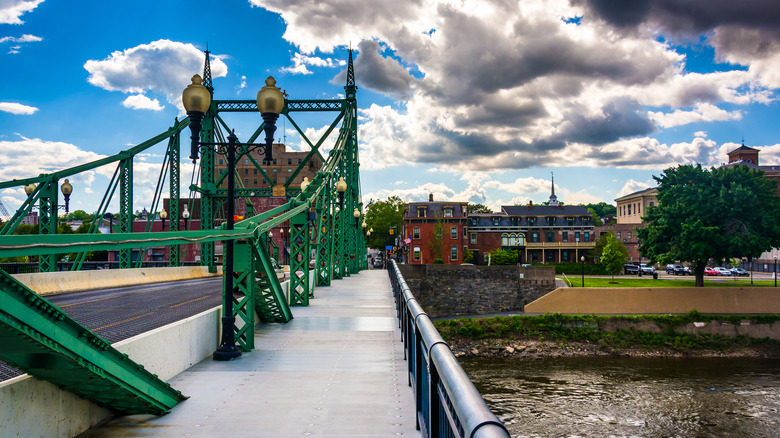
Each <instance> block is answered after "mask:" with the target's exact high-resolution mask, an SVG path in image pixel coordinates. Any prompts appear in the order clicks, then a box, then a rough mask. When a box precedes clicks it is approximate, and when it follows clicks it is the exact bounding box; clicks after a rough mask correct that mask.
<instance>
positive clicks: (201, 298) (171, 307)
mask: <svg viewBox="0 0 780 438" xmlns="http://www.w3.org/2000/svg"><path fill="white" fill-rule="evenodd" d="M206 298H209V296H208V295H207V296H205V297H200V298H195V299H193V300H189V301H185V302H183V303H179V304H174V305H173V306H168V308H169V309H173V308H174V307H179V306H183V305H185V304H189V303H194V302H195V301H200V300H204V299H206Z"/></svg>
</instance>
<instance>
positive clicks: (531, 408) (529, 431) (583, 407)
mask: <svg viewBox="0 0 780 438" xmlns="http://www.w3.org/2000/svg"><path fill="white" fill-rule="evenodd" d="M459 360H460V362H461V365H462V366H463V368H464V369H465V370H466V373H467V374H468V375H469V377H470V378H471V380H472V381H473V382H474V384H475V385H476V387H477V389H479V391H480V393H482V396H483V397H484V398H485V400H486V401H487V403H488V405H489V406H490V408H491V409H492V410H493V412H494V413H495V414H496V415H497V416H498V417H499V418H500V419H501V421H503V422H504V425H505V426H506V427H507V429H509V432H510V434H511V435H512V436H513V437H713V438H715V437H718V438H721V437H780V361H771V360H752V359H695V360H692V359H635V358H613V359H603V358H600V359H593V358H576V359H568V358H567V359H545V360H525V359H523V360H518V359H496V358H490V359H483V358H460V359H459Z"/></svg>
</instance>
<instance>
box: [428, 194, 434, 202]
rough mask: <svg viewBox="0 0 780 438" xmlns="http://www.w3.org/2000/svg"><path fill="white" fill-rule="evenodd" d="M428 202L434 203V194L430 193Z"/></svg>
mask: <svg viewBox="0 0 780 438" xmlns="http://www.w3.org/2000/svg"><path fill="white" fill-rule="evenodd" d="M428 202H433V193H428Z"/></svg>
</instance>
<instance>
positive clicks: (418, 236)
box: [412, 227, 420, 239]
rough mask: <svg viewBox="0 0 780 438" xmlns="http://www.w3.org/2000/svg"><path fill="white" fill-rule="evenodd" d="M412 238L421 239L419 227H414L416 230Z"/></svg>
mask: <svg viewBox="0 0 780 438" xmlns="http://www.w3.org/2000/svg"><path fill="white" fill-rule="evenodd" d="M412 236H413V237H414V238H415V239H419V238H420V228H418V227H414V230H413V234H412Z"/></svg>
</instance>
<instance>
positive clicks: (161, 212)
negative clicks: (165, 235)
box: [160, 208, 168, 231]
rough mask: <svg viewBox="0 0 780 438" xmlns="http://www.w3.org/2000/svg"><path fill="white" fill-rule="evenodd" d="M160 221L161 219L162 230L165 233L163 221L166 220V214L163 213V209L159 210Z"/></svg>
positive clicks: (165, 212)
mask: <svg viewBox="0 0 780 438" xmlns="http://www.w3.org/2000/svg"><path fill="white" fill-rule="evenodd" d="M160 219H162V229H163V231H165V219H168V212H167V211H165V208H163V209H162V210H160Z"/></svg>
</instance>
